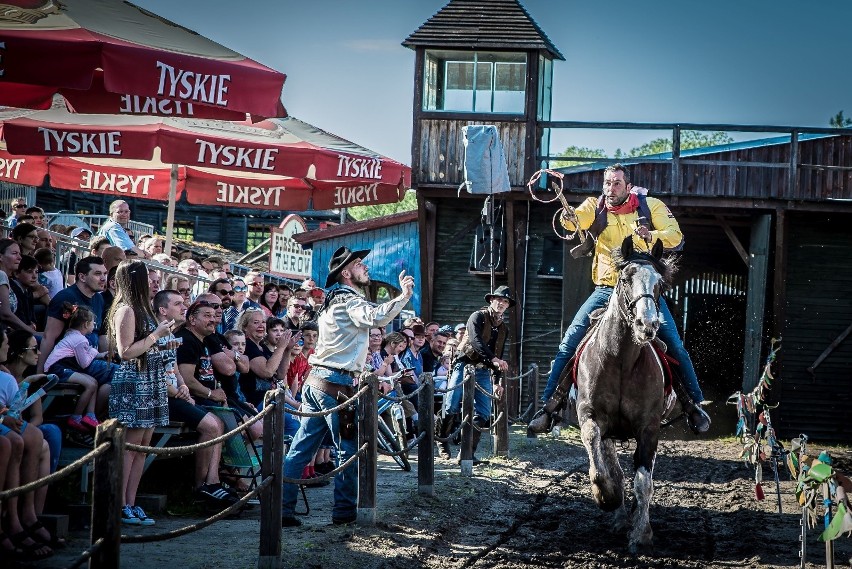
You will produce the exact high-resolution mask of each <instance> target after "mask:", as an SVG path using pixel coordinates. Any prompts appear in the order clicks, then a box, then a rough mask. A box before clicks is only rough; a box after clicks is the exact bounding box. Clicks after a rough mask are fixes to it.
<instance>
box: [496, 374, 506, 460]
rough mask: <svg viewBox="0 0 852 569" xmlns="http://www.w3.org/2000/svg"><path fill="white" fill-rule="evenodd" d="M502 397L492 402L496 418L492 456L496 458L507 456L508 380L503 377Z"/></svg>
mask: <svg viewBox="0 0 852 569" xmlns="http://www.w3.org/2000/svg"><path fill="white" fill-rule="evenodd" d="M502 381H503V395H502V396H501V397H500V398H498V399H496V400H494V406H495V407H496V413H495V416H496V417H497V421H496V424H495V425H494V454H495V455H497V456H509V405H508V400H509V398H508V391H507V389H508V387H509V386H508V383H509V380H508V378H506V376H505V375H504V376H503V380H502Z"/></svg>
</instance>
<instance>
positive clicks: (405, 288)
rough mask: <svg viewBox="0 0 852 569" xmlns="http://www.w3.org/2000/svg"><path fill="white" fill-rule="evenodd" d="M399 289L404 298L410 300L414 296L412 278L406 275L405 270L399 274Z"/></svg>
mask: <svg viewBox="0 0 852 569" xmlns="http://www.w3.org/2000/svg"><path fill="white" fill-rule="evenodd" d="M399 289H400V290H401V291H402V294H403V295H405V297H406V298H411V297H412V295H413V294H414V277H412V276H411V275H406V274H405V270H403V271H402V272H401V273H399Z"/></svg>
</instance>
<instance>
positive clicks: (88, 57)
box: [0, 0, 286, 119]
mask: <svg viewBox="0 0 852 569" xmlns="http://www.w3.org/2000/svg"><path fill="white" fill-rule="evenodd" d="M0 54H2V55H1V56H0V105H5V106H11V107H22V108H33V109H47V108H50V106H51V102H52V99H53V95H54V94H56V93H61V94H62V95H64V96H65V97H66V99H67V100H68V102H69V103H70V105H71V106H72V107H73V108H74V109H75V110H78V111H86V112H100V113H144V114H161V115H170V116H206V117H212V118H224V119H244V118H245V114H246V113H250V114H253V115H259V116H263V117H272V116H286V111H285V110H284V107H283V105H282V104H281V99H280V97H281V88H282V87H283V85H284V80H285V75H284V74H283V73H280V72H278V71H275V70H273V69H270V68H269V67H266V66H264V65H261V64H259V63H257V62H255V61H253V60H251V59H249V58H247V57H245V56H243V55H240V54H239V53H237V52H235V51H232V50H230V49H227V48H225V47H223V46H221V45H219V44H217V43H216V42H213V41H211V40H209V39H207V38H204V37H203V36H200V35H198V34H196V33H195V32H192V31H191V30H188V29H186V28H184V27H182V26H179V25H177V24H175V23H173V22H170V21H168V20H165V19H163V18H160V17H159V16H157V15H155V14H152V13H151V12H148V11H147V10H144V9H142V8H139V7H138V6H135V5H133V4H131V3H130V2H124V1H121V0H62V1H61V2H59V1H57V0H4V1H3V8H2V10H0Z"/></svg>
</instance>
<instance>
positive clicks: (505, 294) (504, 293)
mask: <svg viewBox="0 0 852 569" xmlns="http://www.w3.org/2000/svg"><path fill="white" fill-rule="evenodd" d="M492 298H505V299H506V300H508V301H509V308H511V307H513V306H515V299H514V298H512V294H511V293H510V292H509V287H507V286H506V285H503V286H498V287H497V290H495V291H494V292H492V293H491V294H486V295H485V302H491V299H492Z"/></svg>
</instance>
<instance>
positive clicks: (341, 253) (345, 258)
mask: <svg viewBox="0 0 852 569" xmlns="http://www.w3.org/2000/svg"><path fill="white" fill-rule="evenodd" d="M369 254H370V250H369V249H362V250H360V251H352V250H350V249H349V247H346V246H344V247H341V248H339V249H338V250H337V251H335V252H334V255H332V256H331V260H330V261H329V262H328V278H326V279H325V288H328V287H330V286H331V285H333V284H334V283H336V282H337V277H338V276H340V271H342V270H343V269H345V268H346V265H348V264H349V263H351V262H352V261H354V260H355V259H363V258H364V257H366V256H367V255H369Z"/></svg>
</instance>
